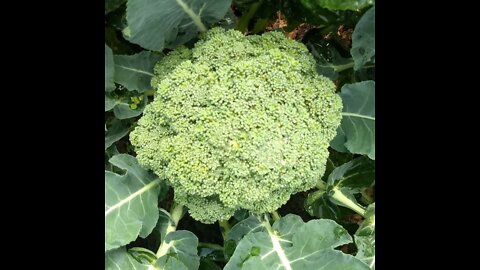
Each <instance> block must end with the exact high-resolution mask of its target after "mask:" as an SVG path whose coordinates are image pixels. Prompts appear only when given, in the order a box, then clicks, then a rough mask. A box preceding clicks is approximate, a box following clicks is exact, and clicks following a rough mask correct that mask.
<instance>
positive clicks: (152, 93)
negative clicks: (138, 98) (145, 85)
mask: <svg viewBox="0 0 480 270" xmlns="http://www.w3.org/2000/svg"><path fill="white" fill-rule="evenodd" d="M155 92H156V91H155V89H152V90H147V91H145V95H147V96H149V97H151V96H153V95H155Z"/></svg>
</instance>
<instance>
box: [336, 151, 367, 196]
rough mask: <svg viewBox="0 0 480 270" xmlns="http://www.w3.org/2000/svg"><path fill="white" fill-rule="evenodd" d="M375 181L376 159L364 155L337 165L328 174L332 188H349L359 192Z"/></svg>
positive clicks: (350, 190)
mask: <svg viewBox="0 0 480 270" xmlns="http://www.w3.org/2000/svg"><path fill="white" fill-rule="evenodd" d="M374 182H375V161H373V160H371V159H369V158H367V157H365V156H362V157H359V158H356V159H353V160H351V161H349V162H347V163H345V164H343V165H341V166H339V167H336V168H335V169H334V170H333V171H332V172H331V173H330V175H329V176H328V181H327V185H328V186H329V187H330V188H337V189H346V190H347V189H348V191H349V192H350V193H358V192H361V191H363V190H364V189H366V188H368V187H370V186H372V185H373V184H374Z"/></svg>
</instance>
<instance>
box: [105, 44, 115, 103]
mask: <svg viewBox="0 0 480 270" xmlns="http://www.w3.org/2000/svg"><path fill="white" fill-rule="evenodd" d="M114 68H115V67H114V63H113V52H112V49H110V47H108V46H107V44H105V92H111V91H113V90H115V84H114V83H113V75H114ZM105 110H106V106H105Z"/></svg>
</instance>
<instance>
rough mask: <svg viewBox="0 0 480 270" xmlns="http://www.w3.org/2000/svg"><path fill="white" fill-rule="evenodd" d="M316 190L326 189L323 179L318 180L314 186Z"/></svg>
mask: <svg viewBox="0 0 480 270" xmlns="http://www.w3.org/2000/svg"><path fill="white" fill-rule="evenodd" d="M315 187H316V188H317V189H318V190H321V191H325V190H327V183H325V182H324V181H323V180H321V179H320V180H318V181H317V185H316V186H315Z"/></svg>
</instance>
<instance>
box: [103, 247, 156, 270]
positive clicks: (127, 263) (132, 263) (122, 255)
mask: <svg viewBox="0 0 480 270" xmlns="http://www.w3.org/2000/svg"><path fill="white" fill-rule="evenodd" d="M147 269H148V265H146V264H142V263H139V262H138V261H137V260H135V259H134V258H133V257H132V255H130V254H129V253H128V252H127V251H126V249H125V247H120V248H117V249H114V250H110V251H108V252H107V253H105V270H147Z"/></svg>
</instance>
